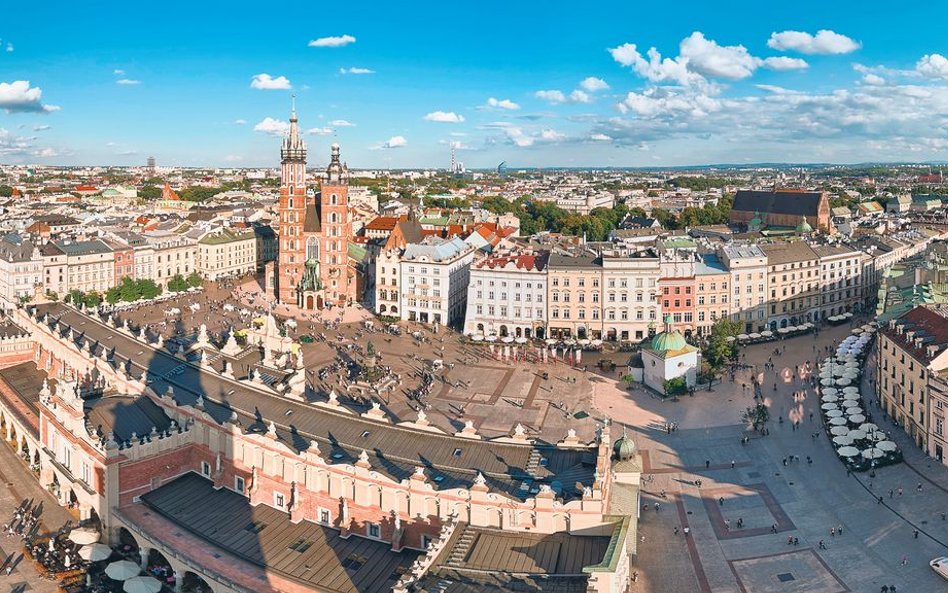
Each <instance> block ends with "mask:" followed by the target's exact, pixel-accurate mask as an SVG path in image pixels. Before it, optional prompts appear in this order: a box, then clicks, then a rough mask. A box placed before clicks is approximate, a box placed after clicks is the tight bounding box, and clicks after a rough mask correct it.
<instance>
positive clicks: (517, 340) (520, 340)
mask: <svg viewBox="0 0 948 593" xmlns="http://www.w3.org/2000/svg"><path fill="white" fill-rule="evenodd" d="M514 341H515V342H517V343H518V344H526V343H527V339H526V338H524V337H523V336H521V337H519V338H517V339H516V340H514Z"/></svg>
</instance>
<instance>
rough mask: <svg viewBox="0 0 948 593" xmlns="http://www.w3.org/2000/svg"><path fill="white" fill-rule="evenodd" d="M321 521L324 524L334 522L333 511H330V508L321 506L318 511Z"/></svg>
mask: <svg viewBox="0 0 948 593" xmlns="http://www.w3.org/2000/svg"><path fill="white" fill-rule="evenodd" d="M318 516H319V522H320V523H322V524H323V525H329V524H330V523H332V513H330V512H329V509H323V508H320V509H319V512H318Z"/></svg>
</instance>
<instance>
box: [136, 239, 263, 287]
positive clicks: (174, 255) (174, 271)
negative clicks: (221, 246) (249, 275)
mask: <svg viewBox="0 0 948 593" xmlns="http://www.w3.org/2000/svg"><path fill="white" fill-rule="evenodd" d="M247 235H249V236H250V237H251V238H254V233H253V232H252V231H251V232H249V233H245V234H244V236H243V238H242V239H241V240H240V241H238V243H239V244H240V247H239V249H240V257H242V258H246V243H247V239H246V236H247ZM145 240H146V241H147V242H148V245H149V247H151V253H150V254H149V255H150V258H151V262H150V265H149V266H148V268H147V270H143V271H145V273H147V274H148V275H147V276H143V277H145V278H151V279H152V280H154V281H155V282H157V283H158V284H160V285H161V286H167V284H168V281H169V280H171V279H172V278H174V277H175V276H177V275H181V277H183V278H187V277H188V275H189V274H191V272H194V271H195V270H197V258H198V244H197V243H195V242H194V241H193V240H192V239H190V238H189V237H186V236H183V235H177V234H175V233H161V234H151V233H149V234H146V235H145ZM209 249H210V248H209ZM255 249H256V246H255ZM208 255H210V253H208ZM215 255H216V254H215ZM234 255H236V254H234ZM138 257H139V255H138V252H137V251H136V252H135V258H136V264H137V263H138V262H137V260H138ZM253 265H256V250H255V251H254V264H253ZM241 269H243V266H241ZM199 273H200V271H199ZM205 277H207V276H205Z"/></svg>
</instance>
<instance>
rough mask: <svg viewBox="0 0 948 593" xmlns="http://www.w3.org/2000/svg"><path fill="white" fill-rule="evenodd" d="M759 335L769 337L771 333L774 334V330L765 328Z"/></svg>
mask: <svg viewBox="0 0 948 593" xmlns="http://www.w3.org/2000/svg"><path fill="white" fill-rule="evenodd" d="M760 335H762V336H763V337H765V338H769V337H771V336H772V335H774V332H772V331H770V330H769V329H765V330H764V331H762V332H760Z"/></svg>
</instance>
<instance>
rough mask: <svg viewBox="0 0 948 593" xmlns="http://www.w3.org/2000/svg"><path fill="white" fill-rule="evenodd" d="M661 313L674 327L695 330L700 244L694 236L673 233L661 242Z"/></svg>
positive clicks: (688, 331) (686, 334) (673, 328)
mask: <svg viewBox="0 0 948 593" xmlns="http://www.w3.org/2000/svg"><path fill="white" fill-rule="evenodd" d="M658 245H659V256H660V271H659V274H660V278H659V280H658V285H659V288H660V289H661V290H660V294H659V300H660V301H661V306H662V316H663V317H665V318H666V319H669V320H670V321H671V329H672V330H677V331H680V332H681V333H682V334H684V335H685V336H690V335H691V334H692V333H694V331H695V328H696V325H695V318H696V310H695V302H696V299H695V286H696V285H695V266H696V264H697V263H698V261H699V260H698V246H697V244H696V243H695V242H694V241H692V240H691V239H687V238H683V237H674V238H671V239H665V240H663V241H660V242H659V244H658Z"/></svg>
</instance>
